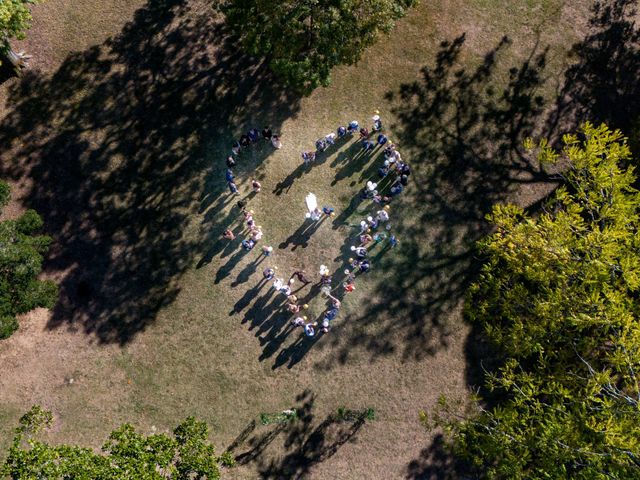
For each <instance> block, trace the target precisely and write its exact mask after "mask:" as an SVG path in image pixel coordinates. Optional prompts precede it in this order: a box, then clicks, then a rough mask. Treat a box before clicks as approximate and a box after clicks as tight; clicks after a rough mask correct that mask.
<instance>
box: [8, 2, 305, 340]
mask: <svg viewBox="0 0 640 480" xmlns="http://www.w3.org/2000/svg"><path fill="white" fill-rule="evenodd" d="M297 105H298V102H297V99H296V98H291V97H290V96H289V95H287V94H286V93H285V92H284V91H282V90H280V89H279V87H278V86H277V84H276V83H274V82H273V79H272V78H271V75H270V74H269V72H268V69H267V68H266V67H265V65H264V62H263V61H261V60H260V59H255V58H248V57H246V56H244V55H243V54H242V53H241V52H240V51H239V49H238V48H237V45H235V44H234V41H233V39H230V38H229V36H228V34H227V33H226V32H225V29H224V26H223V25H222V24H221V23H220V22H219V21H218V20H217V19H216V16H215V14H214V12H213V9H212V8H211V6H210V5H208V4H207V3H206V2H202V3H198V2H188V3H187V2H185V1H181V0H165V1H163V0H150V1H149V3H148V4H147V5H146V6H145V7H143V8H141V9H140V10H138V11H137V12H136V14H135V16H134V18H133V20H132V21H131V22H129V23H128V24H127V25H126V26H125V27H124V28H123V30H122V32H121V33H120V34H119V35H118V36H116V37H114V38H112V39H109V40H107V41H106V42H104V43H103V44H101V45H98V46H95V47H91V48H89V49H88V50H86V51H83V52H79V53H73V54H70V55H69V56H68V57H67V58H66V59H65V61H64V62H63V64H62V66H61V67H60V68H59V69H58V71H56V72H55V73H54V74H52V75H42V74H38V73H37V72H30V73H29V74H27V75H26V76H25V77H24V78H22V79H21V80H20V81H16V83H15V84H14V85H12V86H10V90H9V113H8V115H7V117H6V118H5V120H4V121H3V123H2V125H1V127H0V149H2V165H1V167H0V175H2V177H3V178H9V179H13V180H15V181H16V182H17V183H19V184H22V185H24V189H25V190H26V191H24V192H22V194H23V196H24V200H25V203H26V205H28V206H29V207H32V208H35V209H36V210H37V211H38V212H39V213H41V214H42V216H43V218H44V219H45V228H46V231H48V232H50V233H51V234H52V235H53V236H54V240H55V241H54V244H53V245H54V246H53V249H52V251H51V253H50V255H49V257H48V258H47V260H46V264H45V269H46V271H47V272H50V273H51V274H53V275H56V276H58V278H60V281H61V298H60V301H59V303H58V304H57V306H56V307H55V310H54V312H53V315H52V318H51V320H50V323H49V327H51V328H55V327H58V326H61V325H63V324H68V325H69V326H71V327H72V328H79V329H83V330H84V331H85V332H87V333H89V334H92V335H95V336H96V337H97V339H98V340H99V341H101V342H118V343H121V344H123V343H126V342H128V341H129V340H130V339H131V338H132V337H133V336H134V335H135V334H136V333H137V332H139V331H141V330H143V329H144V328H145V326H146V325H147V324H148V323H149V322H152V321H153V320H154V319H155V317H156V315H157V312H158V310H159V309H161V308H162V307H163V306H164V305H167V304H169V303H170V302H171V301H172V300H173V299H174V298H175V297H176V294H177V293H178V284H177V280H178V278H179V277H180V275H181V274H182V273H183V272H184V271H185V269H186V268H187V267H188V266H189V265H190V264H191V263H192V261H193V259H194V257H195V256H198V255H203V254H204V255H205V258H204V259H203V260H202V262H204V261H206V260H207V257H208V258H209V259H210V258H211V257H212V256H213V255H214V254H215V253H216V252H213V251H211V249H209V251H208V252H207V248H209V247H210V246H211V244H212V243H213V242H212V239H213V238H218V237H219V235H220V233H221V232H219V231H218V230H216V229H215V228H213V227H212V223H213V220H214V219H215V216H216V215H217V214H218V213H217V212H219V211H220V210H221V208H222V207H223V205H225V204H226V203H228V202H229V201H230V197H229V195H227V194H226V183H225V181H224V176H223V175H224V174H223V172H224V158H218V157H219V156H220V155H221V153H220V152H223V153H224V152H227V151H230V145H231V142H232V138H233V135H234V134H235V135H238V133H239V132H240V131H244V130H246V129H247V128H249V127H250V126H257V127H258V128H261V127H262V125H263V122H264V124H271V126H272V127H273V128H274V129H275V130H276V131H277V129H278V127H279V125H280V124H281V121H282V120H283V119H285V118H287V117H288V116H289V115H290V114H291V113H293V112H294V111H295V110H296V109H297ZM249 122H253V124H249ZM230 125H236V126H237V129H236V130H235V131H234V130H233V127H229V126H230ZM255 149H256V150H258V152H257V153H256V151H255V150H254V152H253V154H252V155H253V162H254V163H258V162H260V161H262V160H263V159H264V157H266V156H267V155H268V153H269V152H270V151H271V149H268V148H265V147H264V146H262V147H255ZM210 152H213V153H217V154H218V155H211V153H210ZM245 155H246V154H245ZM240 163H241V165H240V167H239V169H240V170H239V171H240V172H242V168H248V167H249V166H248V165H246V164H245V165H244V167H243V166H242V162H240ZM212 164H213V167H212ZM253 166H255V165H253ZM197 210H199V211H200V212H204V211H205V210H207V211H208V212H207V214H205V220H204V222H203V224H204V225H202V226H201V228H200V230H199V231H198V228H195V231H191V232H188V230H189V229H188V228H187V226H188V225H189V221H190V218H191V216H192V214H193V212H194V211H197ZM209 212H213V213H212V214H209ZM216 223H217V222H216ZM219 225H221V223H220V224H219ZM192 230H194V229H192ZM212 248H214V249H215V248H216V247H215V246H214V247H212ZM205 252H206V254H205Z"/></svg>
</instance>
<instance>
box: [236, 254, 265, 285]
mask: <svg viewBox="0 0 640 480" xmlns="http://www.w3.org/2000/svg"><path fill="white" fill-rule="evenodd" d="M266 258H267V257H266V256H265V255H263V254H262V253H260V254H259V255H258V256H256V257H255V258H254V259H253V261H251V262H250V263H249V264H247V265H246V266H245V267H244V268H243V269H242V270H241V271H240V273H238V276H237V277H236V279H235V280H234V281H233V282H231V287H232V288H235V287H237V286H238V285H240V284H243V283H246V282H248V281H249V278H250V277H251V275H253V274H254V273H255V272H256V270H257V269H258V267H259V266H260V264H261V263H262V262H264V260H265V259H266Z"/></svg>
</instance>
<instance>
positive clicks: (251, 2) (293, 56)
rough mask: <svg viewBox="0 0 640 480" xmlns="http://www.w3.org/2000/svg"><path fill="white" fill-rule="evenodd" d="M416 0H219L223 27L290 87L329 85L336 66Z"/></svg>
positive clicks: (371, 40)
mask: <svg viewBox="0 0 640 480" xmlns="http://www.w3.org/2000/svg"><path fill="white" fill-rule="evenodd" d="M415 3H416V0H223V1H222V3H221V7H220V8H221V10H222V11H223V12H224V14H225V16H226V19H227V23H228V25H230V26H231V27H232V29H233V30H234V32H235V33H236V34H237V35H238V36H239V37H240V39H241V41H242V44H243V45H244V46H245V48H246V49H247V50H248V51H249V52H250V53H251V54H260V55H266V56H267V58H268V59H269V63H270V66H271V69H272V70H273V71H274V72H275V73H276V74H277V75H279V76H280V77H281V78H282V79H283V80H284V81H285V82H287V83H288V84H289V85H291V86H293V87H294V88H296V89H298V90H300V91H303V92H306V93H308V92H310V91H312V90H313V89H314V88H316V87H318V86H320V85H323V86H326V85H328V84H329V82H330V78H331V77H330V76H331V69H332V68H333V67H335V66H336V65H341V64H347V65H351V64H353V63H355V62H357V61H358V60H359V59H360V57H361V56H362V53H363V52H364V50H365V49H366V48H367V47H369V46H370V45H373V44H374V43H375V41H376V40H377V38H378V36H379V35H380V34H381V33H388V32H389V31H390V30H391V29H392V28H393V26H394V22H395V21H396V20H397V19H398V18H400V17H402V16H404V15H405V14H406V12H407V9H408V8H409V7H411V6H413V5H414V4H415Z"/></svg>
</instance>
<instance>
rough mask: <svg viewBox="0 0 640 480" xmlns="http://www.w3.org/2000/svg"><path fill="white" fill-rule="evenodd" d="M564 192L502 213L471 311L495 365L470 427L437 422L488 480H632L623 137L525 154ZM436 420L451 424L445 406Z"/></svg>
mask: <svg viewBox="0 0 640 480" xmlns="http://www.w3.org/2000/svg"><path fill="white" fill-rule="evenodd" d="M528 143H529V144H528V146H529V147H530V148H535V149H536V150H537V153H538V158H539V159H540V161H541V162H542V163H543V164H545V165H555V168H556V169H557V170H558V171H560V172H561V173H559V174H558V175H560V177H562V180H563V185H562V186H560V187H559V188H558V189H557V190H556V191H555V192H554V193H553V194H552V196H551V197H550V199H549V200H548V202H547V203H546V205H545V207H544V208H543V210H542V212H541V213H539V214H538V215H536V216H534V217H531V216H529V215H527V214H526V213H525V212H524V211H523V210H522V209H521V208H519V207H516V206H513V205H498V206H496V207H495V208H494V209H493V213H492V214H491V215H490V216H489V220H490V221H491V222H492V223H493V224H494V225H495V232H494V233H493V234H492V235H491V236H489V237H488V238H487V239H485V240H483V241H482V242H481V243H480V249H481V251H482V252H483V253H484V255H486V259H487V261H486V263H485V265H484V267H483V269H482V272H481V275H480V277H479V279H478V281H477V282H475V283H474V284H473V285H472V286H471V289H470V292H469V297H468V302H467V305H466V311H467V315H468V316H469V318H470V319H471V320H472V321H475V322H478V323H479V324H481V325H482V326H483V327H484V330H485V332H486V334H487V336H488V338H489V339H490V340H491V341H492V343H493V345H494V346H495V348H496V350H497V352H498V354H499V357H500V358H501V366H500V367H498V368H496V369H495V370H494V371H491V372H487V375H486V379H485V387H486V388H485V393H484V399H485V400H487V399H489V400H490V401H489V402H488V403H486V402H484V401H482V399H478V401H477V402H475V403H474V404H473V405H472V408H473V409H474V411H473V414H472V415H470V416H466V417H459V418H456V417H455V416H453V417H451V416H447V415H442V416H440V418H439V421H440V423H441V424H442V423H444V425H445V426H446V427H447V429H448V430H449V432H450V433H451V435H452V437H453V447H454V450H455V452H457V454H459V455H460V456H461V457H463V458H464V459H466V460H467V461H468V462H469V463H470V465H472V466H473V467H474V468H476V469H477V470H478V471H479V472H481V476H483V477H486V478H510V479H511V478H572V479H594V478H619V479H629V478H640V388H639V386H638V378H637V372H638V371H639V370H640V324H639V323H638V322H639V319H640V303H639V302H638V299H639V294H640V255H639V254H640V235H639V231H638V230H639V227H640V217H639V210H640V196H639V194H638V192H637V191H636V189H635V188H634V184H635V182H636V176H635V174H634V167H633V166H632V165H631V154H630V151H629V148H628V146H627V144H626V140H625V139H624V138H623V136H622V134H621V133H620V132H619V131H615V132H614V131H611V130H609V129H608V128H607V127H606V126H605V125H602V126H599V127H594V126H592V125H590V124H586V125H585V126H584V127H583V128H582V130H581V132H580V136H575V135H568V136H565V137H564V143H565V147H564V149H563V150H562V152H561V153H558V152H556V151H554V150H553V149H552V148H550V147H549V146H548V145H547V144H546V142H542V143H541V144H539V145H533V143H532V142H528ZM444 412H448V413H449V414H455V412H454V411H453V410H451V409H449V408H447V407H445V409H444Z"/></svg>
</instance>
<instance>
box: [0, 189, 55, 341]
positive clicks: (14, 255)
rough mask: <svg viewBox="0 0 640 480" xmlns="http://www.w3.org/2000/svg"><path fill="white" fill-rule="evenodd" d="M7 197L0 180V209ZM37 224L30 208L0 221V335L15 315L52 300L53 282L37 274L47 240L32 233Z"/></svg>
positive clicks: (9, 327)
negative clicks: (44, 279)
mask: <svg viewBox="0 0 640 480" xmlns="http://www.w3.org/2000/svg"><path fill="white" fill-rule="evenodd" d="M8 200H9V186H8V185H7V184H6V183H4V182H0V209H1V208H2V207H4V206H5V205H6V204H7V202H8ZM41 227H42V219H41V218H40V216H39V215H38V214H37V213H36V212H34V211H33V210H27V211H26V212H25V213H24V214H23V215H22V216H20V217H19V218H17V219H16V220H4V221H2V222H0V339H2V338H6V337H8V336H9V335H11V334H12V333H13V332H14V331H15V330H16V329H17V328H18V322H17V320H16V315H19V314H22V313H27V312H28V311H30V310H32V309H34V308H36V307H46V308H52V307H53V306H54V304H55V302H56V299H57V296H58V288H57V286H56V285H55V284H54V283H53V282H52V281H50V280H46V281H41V280H38V278H37V277H38V275H39V274H40V272H41V270H42V261H43V258H42V255H43V254H45V253H46V252H47V251H48V250H49V244H50V243H51V239H50V238H49V237H47V236H44V235H35V232H37V231H38V230H39V229H40V228H41Z"/></svg>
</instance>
